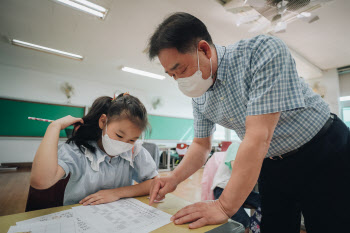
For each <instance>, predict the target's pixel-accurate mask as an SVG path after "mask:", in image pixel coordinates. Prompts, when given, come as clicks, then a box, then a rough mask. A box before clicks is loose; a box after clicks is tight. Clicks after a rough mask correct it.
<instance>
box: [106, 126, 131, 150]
mask: <svg viewBox="0 0 350 233" xmlns="http://www.w3.org/2000/svg"><path fill="white" fill-rule="evenodd" d="M102 145H103V148H104V149H105V151H106V153H107V154H108V155H110V156H117V155H120V154H121V153H123V152H126V151H129V150H131V149H132V147H133V146H134V145H132V144H130V143H125V142H121V141H118V140H114V139H111V138H110V137H109V136H108V134H107V123H106V133H105V135H102Z"/></svg>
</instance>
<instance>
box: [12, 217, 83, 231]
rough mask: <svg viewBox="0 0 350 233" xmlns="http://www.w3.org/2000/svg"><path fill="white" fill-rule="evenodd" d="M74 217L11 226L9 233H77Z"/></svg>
mask: <svg viewBox="0 0 350 233" xmlns="http://www.w3.org/2000/svg"><path fill="white" fill-rule="evenodd" d="M75 225H76V224H75V221H74V219H62V220H51V221H44V222H37V223H30V224H23V225H16V226H12V227H10V229H9V231H8V233H77V231H76V227H75Z"/></svg>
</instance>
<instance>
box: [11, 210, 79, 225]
mask: <svg viewBox="0 0 350 233" xmlns="http://www.w3.org/2000/svg"><path fill="white" fill-rule="evenodd" d="M61 219H74V213H73V210H64V211H60V212H56V213H53V214H48V215H44V216H40V217H36V218H31V219H28V220H24V221H20V222H17V223H16V224H17V225H24V224H30V223H37V222H46V221H51V220H61Z"/></svg>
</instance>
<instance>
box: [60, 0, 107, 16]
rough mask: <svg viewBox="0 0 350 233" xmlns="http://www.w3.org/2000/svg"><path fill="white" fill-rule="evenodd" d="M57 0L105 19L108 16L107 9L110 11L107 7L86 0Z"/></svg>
mask: <svg viewBox="0 0 350 233" xmlns="http://www.w3.org/2000/svg"><path fill="white" fill-rule="evenodd" d="M55 1H57V2H59V3H62V4H64V5H67V6H70V7H73V8H75V9H77V10H80V11H84V12H86V13H89V14H92V15H95V16H97V17H99V18H101V19H104V18H105V17H106V15H107V11H108V10H107V9H106V8H104V7H102V6H99V5H96V4H94V3H92V2H89V1H86V0H55Z"/></svg>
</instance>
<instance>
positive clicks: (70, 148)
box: [58, 142, 88, 157]
mask: <svg viewBox="0 0 350 233" xmlns="http://www.w3.org/2000/svg"><path fill="white" fill-rule="evenodd" d="M87 150H88V149H87V148H86V147H84V146H82V149H80V148H79V147H78V146H77V145H76V144H75V143H74V142H69V143H67V142H64V143H62V144H59V145H58V154H59V155H60V154H66V155H70V156H73V155H74V156H78V157H80V156H82V155H85V154H86V152H87Z"/></svg>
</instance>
